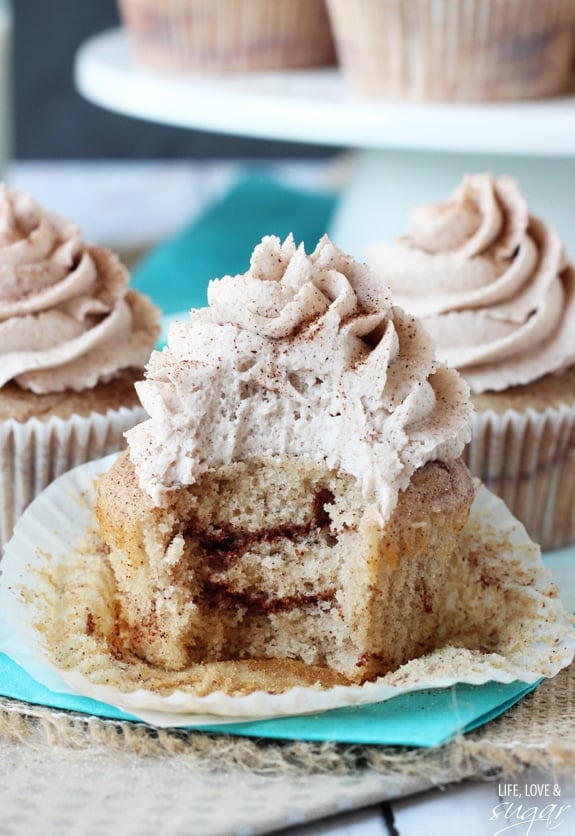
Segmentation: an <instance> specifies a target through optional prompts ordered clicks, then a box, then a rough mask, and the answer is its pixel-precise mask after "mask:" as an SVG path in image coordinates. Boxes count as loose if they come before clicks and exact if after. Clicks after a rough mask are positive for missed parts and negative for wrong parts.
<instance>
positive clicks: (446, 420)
mask: <svg viewBox="0 0 575 836" xmlns="http://www.w3.org/2000/svg"><path fill="white" fill-rule="evenodd" d="M208 301H209V307H207V308H201V309H199V310H192V311H191V319H190V321H188V322H184V323H174V324H173V325H172V326H171V329H170V331H169V335H168V347H167V348H165V349H164V350H163V351H162V352H154V353H153V354H152V357H151V360H150V363H149V366H148V371H147V375H146V380H145V381H143V382H141V383H139V384H137V388H138V393H139V395H140V398H141V401H142V403H143V405H144V407H145V408H146V410H147V411H148V414H149V415H150V416H151V417H150V420H148V421H146V422H144V423H142V424H140V425H138V426H137V427H135V428H134V429H132V430H130V431H129V433H128V441H129V447H130V455H131V458H132V461H133V462H134V465H135V467H136V470H137V472H138V476H139V481H140V485H141V487H142V488H143V489H144V490H146V491H147V492H148V493H149V494H150V495H151V497H152V498H153V499H154V500H155V501H156V502H158V503H161V501H162V498H163V497H164V496H165V493H166V491H169V489H170V488H175V487H178V486H180V485H189V484H192V483H193V482H194V481H195V480H196V479H197V478H198V475H199V474H200V473H202V472H203V471H205V470H207V469H208V468H211V467H217V466H220V465H224V464H227V463H230V462H232V461H236V460H245V459H249V458H251V457H255V456H262V455H266V456H267V455H273V454H287V455H307V456H311V457H315V458H316V459H325V460H326V461H327V463H328V465H329V466H333V467H341V468H342V469H344V470H345V471H347V472H349V473H351V474H352V475H354V476H356V477H357V478H358V480H360V482H361V483H362V486H363V490H364V493H365V494H366V495H372V496H375V497H377V499H378V500H379V506H380V509H381V515H382V516H383V517H384V518H386V517H387V516H388V515H389V514H390V513H391V511H392V510H393V507H394V505H395V502H396V499H397V494H398V491H399V490H401V489H402V488H404V487H405V486H406V485H407V484H408V482H409V479H410V477H411V475H412V474H413V472H414V471H415V470H416V469H417V468H418V467H421V466H422V465H423V464H425V463H426V462H428V461H430V460H434V459H447V458H454V457H456V456H458V455H459V454H460V453H461V451H462V449H463V446H464V444H465V443H466V441H467V440H468V439H469V434H470V405H469V397H468V396H469V392H468V388H467V386H466V384H465V383H464V381H462V379H461V377H460V376H459V375H458V374H457V373H455V372H453V371H450V370H447V369H445V368H444V367H442V366H441V365H440V364H438V363H437V362H436V360H435V357H434V354H433V350H432V348H431V344H430V340H429V338H428V337H427V335H426V334H425V332H424V331H423V330H422V329H421V328H420V327H419V325H418V323H417V322H416V320H415V319H414V318H413V317H411V316H408V315H406V314H405V313H404V312H403V311H401V310H400V309H398V308H395V307H393V306H392V304H391V300H390V296H389V291H388V288H387V287H385V285H383V283H382V282H381V280H380V279H379V277H378V276H376V275H375V274H374V273H373V272H372V271H370V270H369V269H368V267H367V266H366V265H364V264H358V263H357V262H355V261H354V260H353V259H352V258H350V257H349V256H347V255H345V254H344V253H342V252H341V250H339V249H338V248H337V247H335V246H334V245H333V244H332V243H331V241H329V239H328V238H327V237H324V238H323V239H322V240H321V241H320V242H319V244H318V246H317V248H316V250H315V251H314V252H313V253H312V254H311V255H306V253H305V251H304V249H303V246H300V247H296V245H295V243H294V241H293V238H291V236H290V237H289V238H288V239H287V240H286V241H285V242H284V243H283V244H282V243H280V241H279V240H278V239H277V238H275V237H273V236H270V237H266V238H264V239H263V240H262V242H261V244H259V246H257V247H256V249H255V251H254V253H253V255H252V259H251V264H250V269H249V270H248V272H247V273H245V274H244V275H240V276H226V277H225V278H223V279H220V280H217V281H213V282H211V283H210V286H209V289H208Z"/></svg>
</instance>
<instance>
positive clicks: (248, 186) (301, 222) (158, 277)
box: [132, 175, 336, 315]
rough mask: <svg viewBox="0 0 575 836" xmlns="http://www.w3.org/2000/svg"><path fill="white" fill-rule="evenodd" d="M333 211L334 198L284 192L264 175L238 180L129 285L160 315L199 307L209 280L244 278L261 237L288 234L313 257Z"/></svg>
mask: <svg viewBox="0 0 575 836" xmlns="http://www.w3.org/2000/svg"><path fill="white" fill-rule="evenodd" d="M335 205H336V197H335V195H333V194H328V193H318V192H311V191H303V190H298V189H292V188H288V187H287V186H284V185H282V184H280V183H279V182H276V181H274V180H272V179H270V178H267V177H264V176H263V175H262V176H252V177H247V178H243V179H241V180H240V181H238V182H237V183H236V184H235V185H234V186H233V187H232V188H231V189H230V191H229V192H228V193H227V194H226V195H225V196H224V197H223V198H222V199H221V200H220V201H218V202H217V203H215V204H214V205H213V206H212V207H211V208H209V209H208V211H207V212H206V213H205V214H204V215H203V216H202V217H201V218H199V220H198V221H197V222H196V223H193V224H191V225H190V226H189V227H188V228H186V229H184V230H183V231H182V232H181V233H180V234H179V235H177V236H176V237H174V238H173V239H172V240H170V241H168V242H167V243H165V244H163V245H160V246H158V247H157V248H156V249H155V250H154V251H153V252H152V253H151V254H150V255H149V256H147V257H146V258H145V259H144V260H143V261H142V262H141V263H140V264H139V265H137V267H136V269H135V270H134V271H133V272H132V283H133V285H134V287H136V288H138V290H141V291H142V292H143V293H147V294H148V295H149V296H151V298H152V299H153V300H154V301H155V302H156V304H157V305H159V307H160V308H161V309H162V311H163V312H164V314H167V315H169V314H174V313H179V312H180V311H185V310H187V309H189V308H192V307H194V308H196V307H202V306H203V305H205V304H207V300H206V289H207V286H208V282H209V281H210V279H215V278H219V277H221V276H225V275H236V274H237V273H243V272H245V271H246V270H247V269H248V267H249V258H250V254H251V252H252V250H253V248H254V247H255V245H256V244H257V243H259V241H261V239H262V238H263V237H264V235H277V236H278V237H279V238H280V239H281V240H283V239H284V238H286V237H287V236H288V235H289V234H290V233H293V236H294V238H295V240H296V242H297V243H298V244H299V243H300V242H301V241H303V243H304V244H305V248H306V251H307V252H311V251H313V250H314V249H315V246H316V244H317V242H318V240H319V239H320V238H321V236H322V235H323V234H324V233H325V232H326V230H327V228H328V225H329V221H330V218H331V215H332V212H333V210H334V208H335Z"/></svg>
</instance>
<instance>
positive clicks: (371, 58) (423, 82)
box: [327, 0, 575, 101]
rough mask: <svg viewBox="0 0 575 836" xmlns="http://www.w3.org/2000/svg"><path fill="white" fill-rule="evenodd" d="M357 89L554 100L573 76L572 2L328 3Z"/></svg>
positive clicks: (393, 94) (410, 95) (396, 94)
mask: <svg viewBox="0 0 575 836" xmlns="http://www.w3.org/2000/svg"><path fill="white" fill-rule="evenodd" d="M327 4H328V8H329V12H330V16H331V23H332V29H333V32H334V37H335V41H336V46H337V52H338V56H339V60H340V64H341V67H342V71H343V73H344V76H345V79H346V81H347V82H348V84H349V87H350V90H351V91H352V92H353V93H355V94H357V95H361V96H384V97H388V98H398V99H420V100H421V99H423V100H425V99H429V100H432V99H437V100H467V101H474V100H484V101H488V100H495V99H526V98H539V97H542V96H550V95H554V94H556V93H560V92H561V91H563V90H565V89H566V87H567V86H568V83H569V78H570V74H571V58H572V55H573V49H574V47H573V40H572V32H573V26H574V24H575V3H573V2H572V0H545V2H541V0H354V2H353V3H350V2H349V0H327Z"/></svg>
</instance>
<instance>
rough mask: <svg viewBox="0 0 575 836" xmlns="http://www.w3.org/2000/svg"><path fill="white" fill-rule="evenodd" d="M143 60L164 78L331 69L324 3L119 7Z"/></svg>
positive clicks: (159, 1) (156, 1)
mask: <svg viewBox="0 0 575 836" xmlns="http://www.w3.org/2000/svg"><path fill="white" fill-rule="evenodd" d="M119 7H120V12H121V16H122V20H123V22H124V25H125V27H126V31H127V33H128V35H129V38H130V42H131V45H132V48H133V51H134V55H135V57H136V60H138V61H139V62H141V63H142V64H145V65H148V66H151V67H154V68H157V69H160V70H173V71H185V70H207V71H220V70H223V71H228V70H275V69H284V68H300V67H313V66H321V65H325V64H332V63H334V61H335V50H334V45H333V39H332V36H331V29H330V26H329V21H328V17H327V11H326V8H325V3H324V0H273V2H269V0H119Z"/></svg>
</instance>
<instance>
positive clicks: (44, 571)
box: [0, 456, 575, 726]
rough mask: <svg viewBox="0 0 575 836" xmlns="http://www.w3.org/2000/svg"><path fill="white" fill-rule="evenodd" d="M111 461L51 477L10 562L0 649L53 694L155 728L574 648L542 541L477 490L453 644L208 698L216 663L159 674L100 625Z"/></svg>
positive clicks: (549, 661) (358, 697)
mask: <svg viewBox="0 0 575 836" xmlns="http://www.w3.org/2000/svg"><path fill="white" fill-rule="evenodd" d="M113 459H114V457H113V456H112V457H107V458H105V459H102V460H100V461H98V462H91V463H89V464H86V465H82V466H80V467H78V468H75V469H74V470H72V471H70V472H69V473H67V474H65V475H64V476H62V477H60V478H59V479H58V480H57V481H56V482H54V483H52V484H51V485H50V486H49V488H48V489H47V490H46V491H44V492H43V493H42V494H41V495H40V496H39V497H38V498H37V499H36V500H35V501H34V502H33V503H32V505H30V506H29V508H28V509H27V511H26V512H25V513H24V515H23V516H22V518H21V520H20V521H19V523H18V525H17V527H16V531H15V534H14V537H13V538H12V540H11V542H10V543H9V544H8V546H7V548H6V553H5V557H4V561H3V563H2V578H1V580H0V611H1V612H2V614H3V617H4V620H5V624H6V629H5V630H4V631H3V634H4V637H5V640H6V643H7V645H8V646H6V644H5V645H4V646H2V645H1V644H0V650H5V652H7V653H8V654H9V655H10V656H11V657H12V658H13V659H14V660H15V661H16V662H17V663H18V664H20V665H21V666H22V667H23V668H24V669H25V670H26V671H27V672H28V673H30V674H31V676H33V677H34V678H35V679H36V680H38V681H39V682H40V683H44V684H46V685H47V686H48V687H49V688H52V689H53V690H56V691H57V690H65V691H66V690H67V691H72V692H74V693H76V694H80V695H83V696H85V697H90V698H92V699H95V700H99V701H101V702H104V703H108V704H111V705H113V706H116V707H119V708H120V709H122V710H123V711H125V712H127V713H129V714H130V715H131V716H134V717H137V718H139V719H142V720H144V721H149V722H153V723H154V724H156V725H160V726H161V725H164V726H168V725H170V726H171V725H179V726H185V725H186V724H189V723H190V722H197V721H198V720H200V719H202V718H203V722H207V723H210V722H218V720H219V722H222V721H224V720H225V721H226V722H232V721H238V720H239V721H242V720H244V721H245V720H254V719H258V718H267V717H282V716H294V715H296V716H297V715H304V714H310V713H317V712H323V711H327V710H328V709H334V708H343V707H345V706H359V705H366V704H374V703H379V702H382V701H386V700H389V699H391V698H392V697H395V696H398V695H402V694H407V693H412V692H415V691H419V690H423V689H433V688H446V687H448V686H451V685H453V684H455V683H466V684H470V685H479V684H482V683H486V682H489V681H492V682H499V683H511V682H515V681H521V682H525V683H534V682H536V681H537V680H538V679H540V678H541V677H552V676H554V675H555V674H557V673H558V671H559V670H561V668H563V667H565V666H566V665H568V664H569V662H570V661H571V660H572V658H573V656H574V653H575V632H574V630H573V619H572V618H571V616H570V615H568V614H567V613H566V612H565V610H564V608H563V606H562V604H561V602H560V600H559V597H558V594H557V588H556V587H555V586H554V584H553V583H552V580H551V575H550V574H549V572H548V571H547V569H545V567H544V566H543V564H542V561H541V556H540V551H539V549H538V547H536V546H535V545H534V544H533V543H532V542H531V541H530V540H529V538H528V537H527V535H526V533H525V530H524V528H523V527H522V526H521V525H519V524H518V523H517V522H516V520H515V519H514V518H513V517H512V516H511V515H510V514H509V512H508V511H507V509H506V507H505V506H504V504H503V503H502V502H501V501H500V500H498V499H497V498H495V497H494V496H493V495H492V494H490V493H489V492H488V491H487V490H486V489H485V488H482V487H480V488H479V489H478V491H477V497H476V500H475V502H474V506H473V509H472V515H471V519H470V522H469V524H468V526H467V528H466V530H465V535H464V537H463V538H462V543H461V549H462V554H461V557H462V560H461V578H460V584H459V586H458V588H457V590H454V595H456V596H457V598H458V606H457V607H453V608H450V609H449V610H447V609H446V619H447V618H450V619H451V628H450V631H449V630H448V631H447V632H448V633H449V632H451V636H452V640H451V642H449V641H446V643H445V646H443V647H442V648H440V649H438V650H437V651H435V652H434V653H431V654H429V655H428V656H425V657H422V658H419V659H414V660H412V661H410V662H409V663H407V664H406V665H403V666H402V667H401V668H399V669H398V670H396V671H393V672H391V673H389V674H387V675H386V676H383V677H380V678H379V679H377V680H376V681H374V682H370V683H367V684H365V685H362V686H358V685H353V686H336V687H334V688H329V689H325V690H319V689H316V688H314V687H296V688H291V689H290V690H287V691H285V692H284V693H276V694H272V693H268V692H266V691H264V690H260V691H255V692H254V693H251V694H248V695H245V696H230V695H228V694H225V693H222V692H214V693H210V694H208V695H207V696H199V695H198V693H197V691H196V689H195V688H194V673H197V674H198V675H199V673H200V669H201V670H202V673H203V674H205V670H206V668H207V667H208V668H209V665H204V666H198V667H197V669H196V671H195V672H194V669H189V670H187V671H185V672H182V673H174V672H165V673H161V672H160V673H159V672H158V671H157V670H152V669H151V666H147V665H146V664H145V663H143V662H141V661H134V662H133V663H130V662H126V661H122V662H120V661H118V660H117V659H116V658H115V656H114V654H113V653H112V652H111V650H110V647H109V646H108V643H107V642H106V641H105V640H103V639H102V638H101V634H99V635H100V638H99V637H98V636H97V635H96V634H95V633H94V632H93V631H91V630H90V628H89V619H87V612H88V609H89V611H90V612H92V613H93V616H94V615H95V617H96V618H98V619H99V620H100V622H101V623H105V621H106V619H109V620H111V621H112V620H113V618H114V584H113V578H112V577H111V575H110V573H109V569H108V567H107V564H106V562H105V560H104V559H102V557H101V556H100V554H99V552H98V538H97V534H96V533H95V522H94V518H93V510H92V495H93V479H94V476H95V475H96V474H97V473H99V472H102V471H103V470H105V469H107V468H108V467H110V465H111V463H112V461H113ZM100 546H101V544H100ZM449 613H451V615H449ZM459 637H463V639H464V643H465V645H467V647H466V646H464V645H463V643H462V642H458V638H459ZM470 648H471V649H470ZM481 648H483V649H481ZM150 684H153V687H150Z"/></svg>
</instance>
